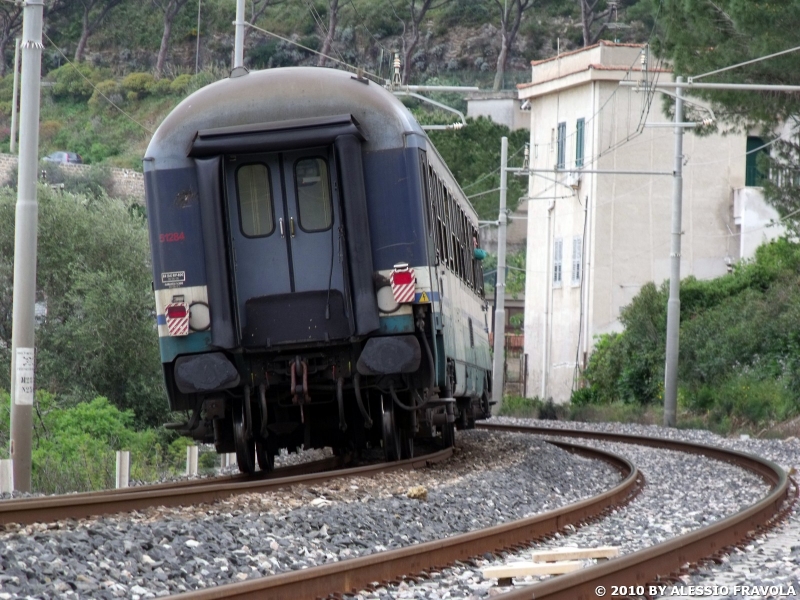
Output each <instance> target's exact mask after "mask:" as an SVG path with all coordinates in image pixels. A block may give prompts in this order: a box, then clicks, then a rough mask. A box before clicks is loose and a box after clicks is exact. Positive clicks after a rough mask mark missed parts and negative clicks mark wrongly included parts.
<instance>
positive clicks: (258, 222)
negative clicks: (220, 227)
mask: <svg viewBox="0 0 800 600" xmlns="http://www.w3.org/2000/svg"><path fill="white" fill-rule="evenodd" d="M236 187H237V194H238V200H239V224H240V226H241V229H242V233H243V234H244V235H245V236H247V237H264V236H268V235H269V234H271V233H272V231H273V230H274V229H275V218H274V215H273V206H272V186H271V185H270V178H269V169H268V168H267V165H263V164H260V163H255V164H249V165H242V166H241V167H239V169H238V170H237V171H236Z"/></svg>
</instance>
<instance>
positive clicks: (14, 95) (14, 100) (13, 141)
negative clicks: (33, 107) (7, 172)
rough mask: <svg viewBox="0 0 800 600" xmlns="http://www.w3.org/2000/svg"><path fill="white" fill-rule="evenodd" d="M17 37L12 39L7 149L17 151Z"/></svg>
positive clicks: (12, 152)
mask: <svg viewBox="0 0 800 600" xmlns="http://www.w3.org/2000/svg"><path fill="white" fill-rule="evenodd" d="M18 98H19V38H16V40H14V91H13V92H12V93H11V145H10V147H9V151H10V152H11V154H14V153H15V152H16V151H17V106H18V105H19V103H18V102H17V99H18Z"/></svg>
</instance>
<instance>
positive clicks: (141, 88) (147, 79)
mask: <svg viewBox="0 0 800 600" xmlns="http://www.w3.org/2000/svg"><path fill="white" fill-rule="evenodd" d="M154 83H155V79H153V76H152V75H150V73H130V74H129V75H126V76H125V78H124V79H123V80H122V84H121V85H122V91H124V92H126V93H127V94H129V95H130V94H135V95H136V96H137V97H141V96H143V95H144V94H147V93H149V92H150V90H151V89H152V87H153V84H154Z"/></svg>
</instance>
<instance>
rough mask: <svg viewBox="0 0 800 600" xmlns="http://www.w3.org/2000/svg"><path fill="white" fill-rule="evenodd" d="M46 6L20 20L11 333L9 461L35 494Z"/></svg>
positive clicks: (18, 481) (35, 0)
mask: <svg viewBox="0 0 800 600" xmlns="http://www.w3.org/2000/svg"><path fill="white" fill-rule="evenodd" d="M43 12H44V0H27V1H26V2H25V9H24V12H23V14H22V86H21V87H22V94H21V97H20V129H19V134H20V135H19V138H20V139H19V183H18V186H17V210H16V222H15V227H16V229H15V235H14V308H13V316H12V333H11V459H12V460H13V461H14V487H15V488H16V489H17V490H20V491H22V492H29V491H30V490H31V432H32V426H33V423H32V411H33V389H34V386H33V367H34V362H33V361H34V355H33V348H34V344H33V328H34V318H35V306H34V305H35V303H36V239H37V224H38V223H37V222H38V217H39V215H38V213H39V205H38V202H37V197H36V193H37V190H36V179H37V169H38V162H39V161H38V158H39V157H38V154H39V91H40V79H41V76H42V50H43V49H44V47H43V46H42V18H43Z"/></svg>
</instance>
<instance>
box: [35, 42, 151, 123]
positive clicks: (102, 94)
mask: <svg viewBox="0 0 800 600" xmlns="http://www.w3.org/2000/svg"><path fill="white" fill-rule="evenodd" d="M42 35H43V36H44V38H45V39H46V40H47V41H48V42H49V43H50V45H51V46H53V48H55V49H56V51H58V53H59V54H60V55H61V56H62V58H63V59H64V60H65V61H66V62H67V64H68V65H69V66H70V67H72V69H73V70H74V71H75V72H76V73H77V74H78V75H80V76H81V77H82V78H83V79H84V81H86V83H88V84H89V85H90V86H91V88H92V90H94V91H95V92H96V93H97V94H99V95H100V96H102V97H103V99H105V101H106V102H108V103H109V104H110V105H111V106H113V107H114V108H116V109H117V110H118V111H119V112H120V113H122V115H124V116H125V117H126V118H128V119H129V120H130V121H132V122H133V123H136V124H137V125H138V126H139V127H141V128H142V129H144V130H145V131H146V132H147V133H149V134H151V135H152V134H153V131H152V130H151V129H150V128H148V127H145V126H144V125H143V124H142V123H140V122H139V121H137V120H136V119H134V118H133V116H131V115H130V114H128V113H127V112H125V111H124V110H123V109H122V108H120V107H119V106H117V104H115V103H114V102H113V101H112V100H111V98H109V97H108V96H106V95H105V94H104V93H103V92H101V91H100V90H99V89H98V87H97V86H96V85H95V84H94V83H92V81H91V80H90V79H89V78H88V77H86V75H84V74H83V73H81V71H80V69H78V67H77V66H76V65H75V63H73V62H72V61H71V60H70V59H69V58H67V55H66V54H64V53H63V52H62V51H61V48H59V47H58V46H57V45H56V44H55V43H54V42H53V40H51V39H50V37H49V36H48V35H47V33H45V32H44V31H42Z"/></svg>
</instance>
